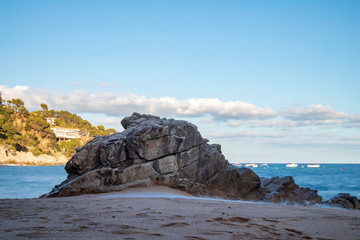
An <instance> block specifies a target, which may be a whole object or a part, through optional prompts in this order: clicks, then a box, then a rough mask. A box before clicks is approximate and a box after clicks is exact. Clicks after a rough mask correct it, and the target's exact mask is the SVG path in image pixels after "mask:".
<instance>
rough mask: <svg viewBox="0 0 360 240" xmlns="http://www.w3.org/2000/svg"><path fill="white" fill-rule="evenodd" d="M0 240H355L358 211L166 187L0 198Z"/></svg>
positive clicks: (359, 221)
mask: <svg viewBox="0 0 360 240" xmlns="http://www.w3.org/2000/svg"><path fill="white" fill-rule="evenodd" d="M0 213H1V214H0V222H1V225H0V236H1V239H27V238H33V239H360V228H359V225H360V211H350V210H345V209H336V208H320V207H303V206H290V205H277V204H263V203H252V202H242V201H223V200H216V199H203V198H200V199H197V198H194V197H192V196H190V195H187V194H184V193H182V192H179V191H175V190H172V189H168V188H165V187H155V188H151V189H136V190H128V191H123V192H119V193H109V194H97V195H83V196H77V197H66V198H52V199H1V200H0Z"/></svg>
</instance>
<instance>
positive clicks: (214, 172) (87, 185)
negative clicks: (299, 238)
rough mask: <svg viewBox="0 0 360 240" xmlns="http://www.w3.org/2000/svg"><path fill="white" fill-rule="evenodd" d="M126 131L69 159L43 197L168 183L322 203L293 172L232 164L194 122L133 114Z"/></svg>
mask: <svg viewBox="0 0 360 240" xmlns="http://www.w3.org/2000/svg"><path fill="white" fill-rule="evenodd" d="M121 124H122V125H123V127H124V128H125V130H124V131H123V132H120V133H116V134H113V135H110V136H101V137H96V138H95V139H94V140H92V141H90V142H89V143H87V144H86V145H85V146H83V147H82V148H79V149H77V153H76V154H75V155H74V156H73V157H72V158H71V159H70V160H69V162H68V163H67V164H66V167H65V169H66V171H67V173H68V174H69V175H68V178H67V180H66V181H64V182H63V183H61V184H60V185H58V186H55V188H54V189H53V190H52V191H51V192H50V193H48V194H45V195H44V197H57V196H72V195H79V194H85V193H102V192H111V191H121V190H123V189H125V188H128V187H137V186H151V185H165V186H169V187H171V188H176V189H180V190H183V191H186V192H188V193H191V194H194V195H202V196H213V197H222V198H228V199H244V200H264V201H270V202H280V201H291V202H299V203H305V202H312V203H321V197H320V196H318V195H317V192H316V190H311V189H304V188H299V186H297V185H296V184H295V182H294V180H293V179H292V178H291V177H287V178H272V179H263V180H262V181H261V180H260V178H259V177H258V176H257V175H256V174H255V173H254V172H253V171H252V170H250V169H248V168H237V167H234V166H232V165H231V164H229V162H228V161H227V160H226V159H225V157H224V155H223V154H222V152H221V146H220V145H219V144H208V143H207V142H208V141H207V140H206V139H204V138H202V137H201V134H200V133H199V131H198V130H197V127H196V126H195V125H193V124H191V123H189V122H186V121H180V120H174V119H165V118H163V119H160V118H159V117H156V116H152V115H141V114H139V113H134V114H133V115H132V116H130V117H126V118H124V119H123V120H122V121H121Z"/></svg>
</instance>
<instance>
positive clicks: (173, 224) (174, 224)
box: [161, 222, 189, 227]
mask: <svg viewBox="0 0 360 240" xmlns="http://www.w3.org/2000/svg"><path fill="white" fill-rule="evenodd" d="M188 225H189V224H188V223H185V222H173V223H168V224H164V225H161V227H172V226H176V227H183V226H188Z"/></svg>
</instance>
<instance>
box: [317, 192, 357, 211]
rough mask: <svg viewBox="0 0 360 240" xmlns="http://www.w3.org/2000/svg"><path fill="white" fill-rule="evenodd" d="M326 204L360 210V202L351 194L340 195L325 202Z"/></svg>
mask: <svg viewBox="0 0 360 240" xmlns="http://www.w3.org/2000/svg"><path fill="white" fill-rule="evenodd" d="M324 204H327V205H330V206H334V207H342V208H347V209H360V200H359V199H358V198H357V197H355V196H351V195H350V194H349V193H339V194H338V195H336V196H335V197H333V198H331V199H329V200H327V201H324Z"/></svg>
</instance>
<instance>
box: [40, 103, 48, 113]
mask: <svg viewBox="0 0 360 240" xmlns="http://www.w3.org/2000/svg"><path fill="white" fill-rule="evenodd" d="M40 107H41V109H42V110H43V111H44V112H45V111H49V108H48V106H47V105H46V104H45V103H41V104H40Z"/></svg>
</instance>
